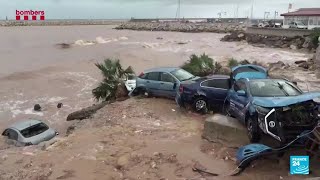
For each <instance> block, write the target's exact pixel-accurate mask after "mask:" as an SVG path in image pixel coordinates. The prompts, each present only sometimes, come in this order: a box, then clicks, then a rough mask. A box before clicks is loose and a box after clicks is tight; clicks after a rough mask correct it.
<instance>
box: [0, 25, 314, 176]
mask: <svg viewBox="0 0 320 180" xmlns="http://www.w3.org/2000/svg"><path fill="white" fill-rule="evenodd" d="M112 28H113V26H50V27H32V26H30V27H1V28H0V36H1V38H0V39H1V41H0V57H1V61H0V86H1V88H0V97H1V99H0V130H2V129H5V127H7V125H9V124H11V123H13V122H15V121H19V120H22V119H28V118H33V119H41V120H44V121H45V122H46V123H48V125H49V126H50V127H52V128H54V129H56V130H58V131H59V132H60V135H59V136H58V137H57V138H55V139H54V140H55V141H56V142H55V143H54V144H53V145H51V146H50V145H46V144H44V145H38V146H27V147H13V146H12V145H8V144H7V142H5V141H6V140H5V139H4V138H0V152H1V157H0V159H1V161H2V162H1V163H0V179H4V180H6V179H10V180H11V179H17V180H20V179H43V180H50V179H75V180H78V179H86V180H87V179H97V180H98V179H200V178H202V177H208V178H211V179H238V180H244V179H302V177H299V176H297V177H292V176H290V175H288V167H287V162H288V160H287V159H286V158H287V157H285V158H282V160H280V161H275V160H273V159H269V160H264V161H258V162H257V163H255V164H253V165H252V167H249V168H248V170H247V171H246V172H244V173H243V174H242V175H241V176H238V177H231V176H229V175H230V174H231V173H233V172H234V171H235V170H237V169H235V168H236V165H235V164H236V163H235V161H236V159H235V153H236V149H237V147H236V146H235V145H233V144H232V143H226V142H218V141H217V142H213V143H212V142H209V141H206V140H204V139H202V131H203V126H204V125H203V124H204V120H205V119H206V118H207V117H208V116H209V115H199V114H197V113H193V112H191V111H186V110H183V109H180V108H179V107H177V105H176V103H175V102H174V101H172V100H168V99H161V98H141V97H136V98H130V99H128V100H126V101H121V102H115V103H112V104H109V105H107V106H105V107H103V108H102V109H100V110H99V111H98V112H97V113H96V114H94V115H93V117H92V118H89V119H85V120H82V121H74V122H67V121H66V117H67V116H68V114H70V113H72V112H74V111H77V110H79V109H81V108H84V107H87V106H90V105H92V104H95V103H97V102H95V100H94V99H93V98H92V94H91V90H92V89H93V88H95V87H96V86H97V84H98V83H99V81H100V79H101V78H102V77H101V75H100V72H99V71H98V69H97V68H96V67H95V63H97V62H102V61H103V60H104V59H106V58H117V59H120V60H121V63H122V65H123V66H124V67H126V66H129V65H130V66H132V67H133V69H134V70H135V72H136V74H139V73H140V72H141V71H143V70H144V69H148V68H152V67H157V66H180V65H182V64H183V63H184V62H186V61H187V60H188V58H189V56H190V55H191V54H193V53H195V54H202V53H206V54H208V55H209V56H210V57H212V58H213V59H214V60H215V61H218V62H221V63H222V64H226V62H227V60H228V59H230V58H235V59H238V60H244V59H247V60H249V61H251V62H252V61H257V62H259V63H262V64H265V65H267V64H268V63H272V62H277V61H283V62H284V63H286V64H290V65H293V64H294V62H295V61H298V60H307V59H308V58H310V57H311V56H312V54H308V53H303V52H297V51H291V50H286V49H275V48H261V47H253V46H251V45H248V44H247V43H246V42H220V39H221V38H222V37H223V36H224V34H215V33H178V32H142V31H140V32H138V31H128V30H121V31H118V30H114V29H112ZM62 43H65V44H63V45H62ZM279 71H280V73H284V72H285V73H286V75H289V76H291V77H294V78H297V79H298V80H300V81H299V82H301V81H302V82H303V81H310V80H312V79H315V76H314V74H313V72H311V71H304V70H301V69H299V71H296V72H295V73H292V69H280V70H279ZM319 85H320V83H318V80H315V81H314V82H313V84H312V85H310V86H308V89H309V87H310V89H312V88H315V89H316V88H318V89H320V87H318V86H319ZM58 103H63V107H62V108H61V109H58V108H57V104H58ZM35 104H40V105H41V107H42V111H40V112H35V111H33V106H34V105H35ZM68 127H72V128H73V129H72V128H70V129H71V131H70V132H69V133H68V136H65V134H66V130H67V128H68ZM70 129H68V130H70ZM259 163H260V164H259ZM195 164H200V165H203V166H205V167H208V170H209V171H212V172H214V173H218V174H219V176H218V177H217V178H215V177H210V176H207V175H203V174H201V173H197V172H194V171H193V170H192V168H193V167H194V165H195ZM284 164H285V165H284ZM314 168H315V169H317V168H318V167H317V166H314Z"/></svg>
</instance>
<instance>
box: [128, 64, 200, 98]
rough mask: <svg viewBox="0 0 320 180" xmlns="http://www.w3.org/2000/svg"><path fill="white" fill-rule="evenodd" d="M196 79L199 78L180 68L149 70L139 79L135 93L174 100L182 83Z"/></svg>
mask: <svg viewBox="0 0 320 180" xmlns="http://www.w3.org/2000/svg"><path fill="white" fill-rule="evenodd" d="M194 78H197V77H196V76H194V75H192V74H190V73H189V72H187V71H185V70H183V69H180V68H174V67H164V68H154V69H149V70H146V71H144V72H142V73H141V74H140V75H139V76H138V77H137V81H136V83H137V84H136V89H135V90H134V92H135V93H139V94H145V95H147V96H150V95H152V96H164V97H168V98H174V97H175V96H176V94H177V92H178V90H179V86H180V83H181V82H182V81H187V80H191V79H194Z"/></svg>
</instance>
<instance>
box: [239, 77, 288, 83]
mask: <svg viewBox="0 0 320 180" xmlns="http://www.w3.org/2000/svg"><path fill="white" fill-rule="evenodd" d="M239 80H241V79H239ZM242 80H246V81H248V82H249V81H250V82H252V81H286V82H290V81H288V80H286V79H247V78H242Z"/></svg>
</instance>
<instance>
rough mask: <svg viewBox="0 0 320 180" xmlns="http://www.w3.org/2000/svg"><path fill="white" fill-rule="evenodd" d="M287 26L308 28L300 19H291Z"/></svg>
mask: <svg viewBox="0 0 320 180" xmlns="http://www.w3.org/2000/svg"><path fill="white" fill-rule="evenodd" d="M289 28H296V29H308V26H307V25H305V24H303V22H300V21H292V22H291V23H289Z"/></svg>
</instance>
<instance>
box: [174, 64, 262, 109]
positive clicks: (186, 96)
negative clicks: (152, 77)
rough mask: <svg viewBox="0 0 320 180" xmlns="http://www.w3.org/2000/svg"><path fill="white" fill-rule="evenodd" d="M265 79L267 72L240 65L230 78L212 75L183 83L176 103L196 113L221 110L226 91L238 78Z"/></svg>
mask: <svg viewBox="0 0 320 180" xmlns="http://www.w3.org/2000/svg"><path fill="white" fill-rule="evenodd" d="M244 77H245V78H267V70H266V69H264V68H263V67H260V66H256V65H241V66H237V67H234V68H232V72H231V75H230V76H225V75H213V76H208V77H204V78H200V79H194V80H190V81H185V82H183V83H181V84H180V88H179V93H178V94H177V96H176V102H177V103H178V104H179V105H180V106H182V107H184V106H185V105H187V104H189V105H192V106H193V108H194V110H195V111H197V112H206V111H207V110H209V109H212V108H217V109H220V110H222V109H223V108H222V107H223V105H224V102H225V100H226V97H227V94H228V91H229V89H230V87H231V85H232V84H233V82H234V81H236V80H237V79H239V78H244Z"/></svg>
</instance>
